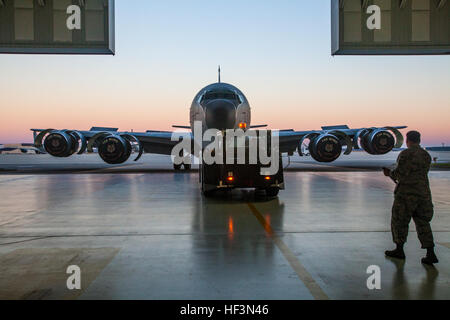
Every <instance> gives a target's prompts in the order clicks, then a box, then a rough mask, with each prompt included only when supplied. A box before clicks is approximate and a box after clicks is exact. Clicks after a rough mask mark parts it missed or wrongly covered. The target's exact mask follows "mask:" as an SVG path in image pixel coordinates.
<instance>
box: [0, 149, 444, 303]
mask: <svg viewBox="0 0 450 320" xmlns="http://www.w3.org/2000/svg"><path fill="white" fill-rule="evenodd" d="M27 156H28V155H23V156H18V157H20V158H10V157H4V156H0V167H1V168H3V170H4V173H5V174H3V175H0V195H1V197H0V299H449V298H450V286H449V282H450V267H449V265H450V216H449V211H450V199H449V197H448V195H449V193H450V171H433V172H431V174H430V177H431V184H432V189H433V193H434V202H435V207H436V216H435V219H434V221H433V228H434V232H435V238H436V242H437V254H438V256H439V258H440V263H439V264H437V265H436V266H435V268H433V267H428V266H423V265H422V264H421V263H420V258H421V257H422V256H423V255H424V252H423V250H420V245H419V242H418V240H417V236H416V234H415V229H414V226H413V224H412V225H411V234H410V237H409V242H408V244H407V246H406V253H407V260H406V262H404V263H403V262H399V261H396V260H391V259H387V258H385V257H384V250H385V249H389V248H392V247H393V245H392V242H391V236H390V232H389V230H390V208H391V205H392V200H393V199H392V191H393V187H394V186H393V184H392V182H390V181H389V180H387V179H385V178H384V177H383V176H382V175H381V174H380V173H379V172H376V171H373V170H370V168H376V167H379V166H380V165H383V166H384V165H389V163H391V164H392V163H393V162H394V161H395V155H393V156H391V158H379V159H378V160H377V161H378V162H376V163H375V162H370V161H369V160H367V161H362V162H361V161H360V162H359V167H358V168H356V169H355V163H356V162H355V163H353V162H352V161H353V160H352V159H350V160H347V161H350V162H351V163H346V165H344V164H342V163H341V164H339V163H338V164H337V166H338V167H339V166H342V167H341V168H335V167H328V166H326V167H324V166H318V165H315V164H312V163H309V164H308V163H306V162H301V161H303V160H299V159H294V161H293V163H294V164H293V166H294V169H292V170H288V171H287V172H286V174H285V175H286V177H285V178H286V184H287V189H286V190H285V191H283V192H281V193H280V196H279V197H278V198H276V199H264V198H259V197H258V196H256V195H255V194H254V193H253V192H251V191H245V190H244V191H234V192H233V193H232V194H231V195H223V196H218V197H215V198H211V199H209V198H208V199H207V198H204V197H202V196H201V193H200V191H199V188H198V184H197V181H198V176H197V173H196V172H187V173H181V174H180V173H177V174H175V173H173V172H171V171H170V170H169V169H170V163H167V159H163V158H148V157H147V158H144V160H145V162H147V161H148V160H153V168H156V169H154V170H153V171H152V170H150V169H149V168H147V169H148V170H143V169H142V167H141V171H142V172H139V170H138V169H137V168H136V167H137V166H139V165H141V166H143V164H127V165H126V166H124V167H122V168H117V167H116V168H105V167H102V166H101V165H100V164H99V163H98V161H97V160H94V159H93V158H89V159H78V160H84V161H83V162H85V161H86V160H89V161H91V162H90V163H89V164H88V165H82V164H81V161H78V160H73V161H74V162H73V163H69V164H62V163H59V164H58V163H53V164H52V163H51V162H50V164H49V161H50V160H49V159H47V158H45V157H46V156H39V157H40V158H36V157H38V156H32V157H31V158H23V157H27ZM11 159H13V160H11ZM360 160H361V159H360ZM363 160H364V159H363ZM296 161H297V165H298V167H297V169H296V170H295V166H296V165H295V163H296ZM368 161H369V162H368ZM371 161H372V160H371ZM14 164H15V165H16V167H15V169H14V167H12V166H13V165H14ZM291 165H292V164H291ZM8 166H9V167H8ZM58 166H61V167H59V169H61V170H63V169H64V168H65V167H67V168H66V169H67V170H70V171H71V172H72V171H75V172H73V173H71V174H67V173H64V172H58V170H57V172H56V173H53V174H49V171H51V170H52V168H56V167H58ZM77 166H78V167H77ZM19 167H20V168H19ZM77 168H78V169H77ZM127 168H128V169H127ZM166 169H167V170H166ZM127 170H128V171H129V172H128V173H127V174H119V173H118V172H120V173H125V172H126V171H127ZM63 171H64V170H63ZM99 173H101V174H99ZM69 265H77V266H79V267H80V269H81V271H82V273H81V274H82V277H81V290H75V291H69V290H68V289H67V286H66V281H67V278H68V274H67V273H66V271H67V267H68V266H69ZM369 266H378V267H379V268H380V271H381V289H380V290H369V289H368V287H367V279H368V278H369V277H370V275H371V274H368V273H367V269H368V267H369Z"/></svg>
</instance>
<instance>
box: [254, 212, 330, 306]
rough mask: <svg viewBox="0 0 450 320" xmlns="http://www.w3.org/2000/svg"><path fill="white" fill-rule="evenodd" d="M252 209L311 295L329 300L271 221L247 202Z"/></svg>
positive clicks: (317, 298) (318, 298)
mask: <svg viewBox="0 0 450 320" xmlns="http://www.w3.org/2000/svg"><path fill="white" fill-rule="evenodd" d="M247 205H248V207H249V208H250V210H251V211H252V213H253V215H254V216H255V217H256V219H257V220H258V221H259V223H260V224H261V225H262V226H263V228H264V230H266V233H267V234H268V235H269V236H270V237H271V238H272V241H273V242H274V243H275V245H276V246H277V247H278V249H280V251H281V253H282V254H283V256H284V257H285V258H286V260H287V261H288V262H289V264H290V265H291V267H292V269H294V271H295V272H296V273H297V275H298V277H299V278H300V280H301V281H302V282H303V284H304V285H305V286H306V288H308V290H309V292H310V293H311V295H312V296H313V297H314V299H316V300H328V299H329V298H328V296H327V295H326V293H325V292H324V291H323V290H322V288H321V287H320V286H319V285H318V284H317V282H316V281H315V280H314V278H313V277H312V276H311V274H310V273H309V272H308V270H306V268H305V267H304V266H303V265H302V264H301V262H300V260H298V258H297V257H296V256H295V254H294V253H293V252H292V251H291V249H289V247H288V246H287V245H286V244H285V243H284V242H283V240H281V238H279V237H278V236H277V235H276V234H275V233H274V231H273V229H272V227H271V225H270V223H268V222H267V221H266V219H264V217H263V215H262V214H261V213H260V212H259V211H258V209H256V207H255V206H254V205H253V204H251V203H248V204H247Z"/></svg>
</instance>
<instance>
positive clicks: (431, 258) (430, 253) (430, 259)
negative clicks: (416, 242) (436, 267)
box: [422, 248, 439, 266]
mask: <svg viewBox="0 0 450 320" xmlns="http://www.w3.org/2000/svg"><path fill="white" fill-rule="evenodd" d="M422 263H423V264H427V265H430V266H432V265H433V264H435V263H439V260H438V258H437V257H436V254H435V253H434V248H428V249H427V256H426V257H425V258H422Z"/></svg>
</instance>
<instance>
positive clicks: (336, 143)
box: [309, 133, 342, 163]
mask: <svg viewBox="0 0 450 320" xmlns="http://www.w3.org/2000/svg"><path fill="white" fill-rule="evenodd" d="M309 153H310V154H311V157H313V159H314V160H316V161H318V162H328V163H329V162H333V161H336V160H337V159H338V158H339V157H340V156H341V154H342V144H341V142H340V140H339V138H338V137H336V136H334V135H332V134H327V133H325V134H322V135H319V136H316V137H315V138H312V139H311V141H310V143H309Z"/></svg>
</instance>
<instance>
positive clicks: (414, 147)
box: [384, 131, 438, 264]
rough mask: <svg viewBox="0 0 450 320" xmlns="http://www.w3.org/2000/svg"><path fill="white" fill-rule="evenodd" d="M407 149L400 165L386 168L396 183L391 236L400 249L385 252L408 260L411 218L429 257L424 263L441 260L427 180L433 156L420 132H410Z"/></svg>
mask: <svg viewBox="0 0 450 320" xmlns="http://www.w3.org/2000/svg"><path fill="white" fill-rule="evenodd" d="M407 146H408V149H406V150H404V151H403V152H402V153H400V156H399V157H398V161H397V168H396V169H395V170H393V171H390V170H388V169H385V170H384V171H385V172H384V173H385V175H386V176H389V177H391V178H392V179H393V180H395V181H396V182H397V187H396V189H395V200H394V205H393V208H392V223H391V228H392V236H393V240H394V243H396V244H397V248H396V249H395V250H393V251H386V255H387V256H389V257H394V258H399V259H405V253H404V250H403V246H404V244H405V243H406V239H407V237H408V230H409V223H410V222H411V218H412V219H413V220H414V223H415V224H416V229H417V234H418V237H419V240H420V242H421V244H422V248H423V249H427V256H426V257H425V258H423V259H422V263H425V264H433V263H438V259H437V257H436V255H435V253H434V239H433V232H432V230H431V226H430V222H431V220H432V218H433V214H434V208H433V201H432V196H431V190H430V183H429V180H428V172H429V170H430V166H431V156H430V155H429V154H428V152H427V151H425V150H424V149H422V147H421V146H420V133H419V132H417V131H411V132H409V133H408V135H407Z"/></svg>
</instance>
